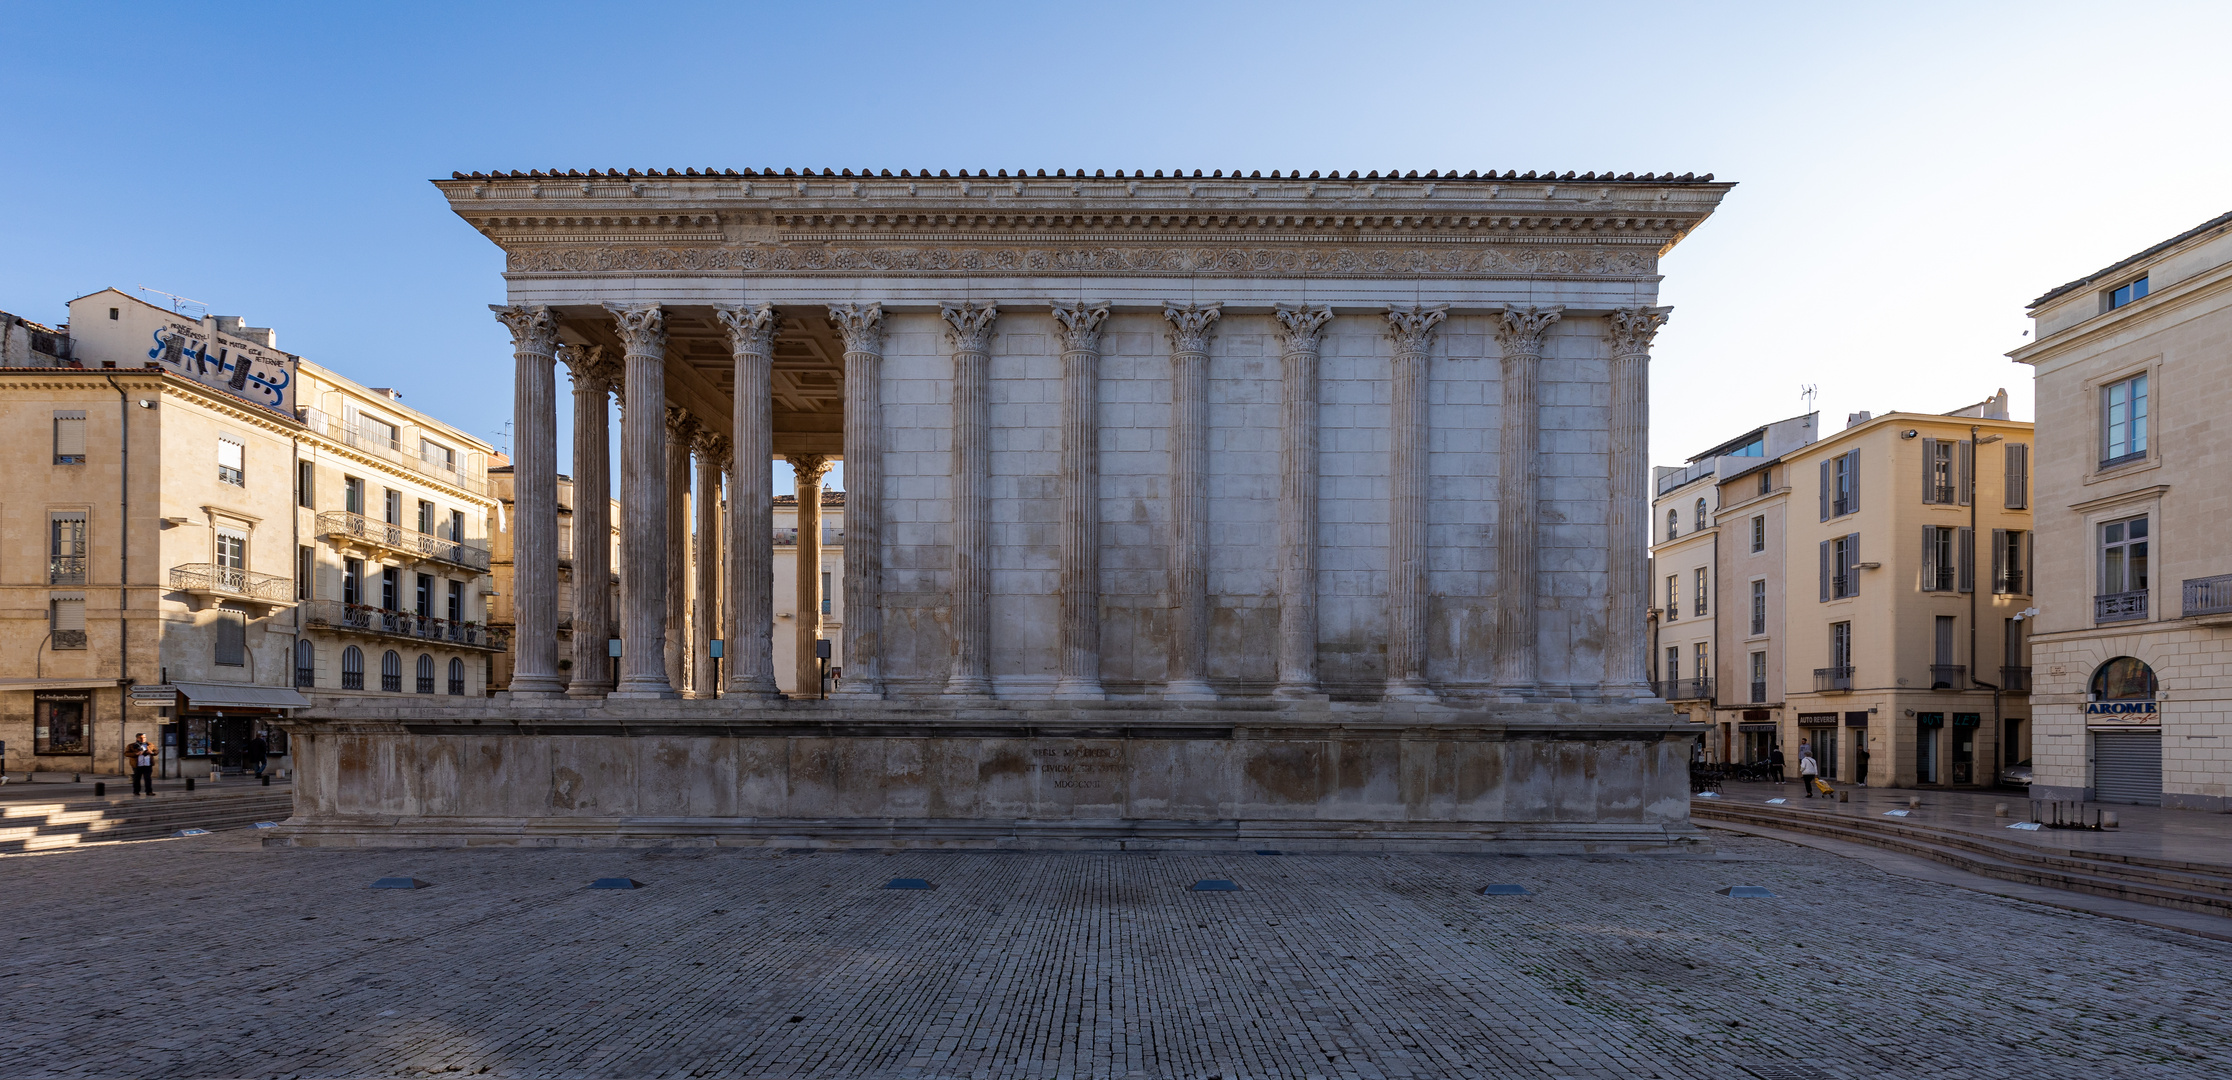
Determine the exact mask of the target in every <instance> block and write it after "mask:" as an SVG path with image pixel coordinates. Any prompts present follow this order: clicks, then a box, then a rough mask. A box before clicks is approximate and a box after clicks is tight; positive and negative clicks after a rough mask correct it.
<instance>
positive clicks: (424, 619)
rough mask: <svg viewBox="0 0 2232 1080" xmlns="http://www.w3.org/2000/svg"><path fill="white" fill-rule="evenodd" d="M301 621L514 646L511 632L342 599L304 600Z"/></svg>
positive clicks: (454, 642) (458, 644)
mask: <svg viewBox="0 0 2232 1080" xmlns="http://www.w3.org/2000/svg"><path fill="white" fill-rule="evenodd" d="M302 622H303V625H305V626H315V627H321V628H323V629H327V630H345V631H351V632H354V633H359V634H376V635H379V636H381V637H392V638H405V639H408V640H411V641H426V642H433V643H435V644H439V645H446V646H450V647H452V648H460V649H487V650H489V651H491V652H502V651H504V650H505V649H506V648H509V647H510V645H511V635H510V634H508V633H506V632H504V631H502V630H498V629H495V628H493V627H488V626H482V625H480V624H478V623H469V622H452V621H450V620H448V619H437V618H433V617H432V616H428V615H413V614H411V613H410V612H408V611H390V610H388V609H386V608H376V607H367V606H365V605H363V604H346V603H342V602H341V601H339V600H310V601H305V602H304V603H303V605H302Z"/></svg>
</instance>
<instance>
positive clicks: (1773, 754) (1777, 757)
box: [1767, 746, 1790, 784]
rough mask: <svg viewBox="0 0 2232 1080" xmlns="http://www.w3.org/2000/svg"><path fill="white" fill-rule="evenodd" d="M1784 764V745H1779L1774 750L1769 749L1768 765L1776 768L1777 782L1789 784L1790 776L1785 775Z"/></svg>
mask: <svg viewBox="0 0 2232 1080" xmlns="http://www.w3.org/2000/svg"><path fill="white" fill-rule="evenodd" d="M1783 766H1784V763H1783V752H1782V747H1780V746H1778V747H1775V748H1774V749H1772V750H1769V751H1767V767H1768V768H1770V769H1773V770H1775V782H1776V783H1778V784H1787V783H1789V782H1790V778H1789V777H1788V776H1785V775H1783Z"/></svg>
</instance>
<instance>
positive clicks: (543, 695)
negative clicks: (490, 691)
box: [496, 686, 566, 701]
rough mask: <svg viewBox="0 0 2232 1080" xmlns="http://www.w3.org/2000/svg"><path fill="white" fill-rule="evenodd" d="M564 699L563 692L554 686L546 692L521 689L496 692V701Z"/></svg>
mask: <svg viewBox="0 0 2232 1080" xmlns="http://www.w3.org/2000/svg"><path fill="white" fill-rule="evenodd" d="M565 697H566V695H565V692H564V691H562V690H560V689H559V688H558V687H556V686H553V687H551V688H550V689H548V690H539V689H538V690H525V689H522V690H499V691H497V692H496V700H498V701H563V700H565Z"/></svg>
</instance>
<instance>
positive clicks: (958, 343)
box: [939, 304, 1000, 697]
mask: <svg viewBox="0 0 2232 1080" xmlns="http://www.w3.org/2000/svg"><path fill="white" fill-rule="evenodd" d="M939 314H941V315H943V316H944V317H945V321H946V338H947V340H948V341H950V342H951V343H952V345H953V638H954V642H953V645H954V648H953V672H952V674H951V675H949V676H947V678H946V688H945V692H946V694H947V695H949V696H952V697H987V696H990V695H991V693H992V566H991V561H992V544H991V529H992V497H991V491H990V487H991V482H992V446H991V440H990V438H989V430H990V425H991V416H990V397H989V394H988V389H987V388H988V384H989V381H988V378H987V373H986V370H985V369H986V367H987V366H988V365H990V364H991V362H992V323H993V320H995V319H998V318H999V317H1000V309H999V305H997V304H948V305H946V306H945V307H944V308H942V309H940V312H939Z"/></svg>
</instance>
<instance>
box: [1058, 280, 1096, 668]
mask: <svg viewBox="0 0 2232 1080" xmlns="http://www.w3.org/2000/svg"><path fill="white" fill-rule="evenodd" d="M1107 319H1108V305H1107V304H1095V305H1086V304H1056V305H1054V320H1055V322H1056V323H1058V324H1060V330H1061V335H1062V477H1061V486H1062V518H1061V538H1062V555H1061V590H1062V629H1061V645H1060V647H1061V664H1062V669H1061V677H1060V678H1059V679H1058V680H1056V682H1055V684H1054V696H1055V697H1057V698H1062V699H1069V700H1091V699H1098V698H1103V697H1106V696H1107V694H1106V693H1104V692H1103V691H1102V690H1101V684H1100V336H1101V324H1102V323H1103V322H1106V321H1107Z"/></svg>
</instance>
